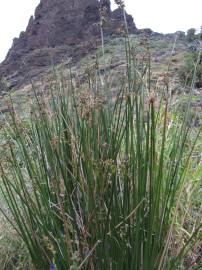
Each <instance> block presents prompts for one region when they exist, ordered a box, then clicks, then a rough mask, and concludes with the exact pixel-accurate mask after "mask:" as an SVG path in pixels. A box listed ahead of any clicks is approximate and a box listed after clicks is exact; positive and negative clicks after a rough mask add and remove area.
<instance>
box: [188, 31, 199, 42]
mask: <svg viewBox="0 0 202 270" xmlns="http://www.w3.org/2000/svg"><path fill="white" fill-rule="evenodd" d="M196 38H197V37H196V29H195V28H190V29H189V30H187V40H188V41H189V42H192V41H194V40H195V39H196Z"/></svg>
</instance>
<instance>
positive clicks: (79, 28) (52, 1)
mask: <svg viewBox="0 0 202 270" xmlns="http://www.w3.org/2000/svg"><path fill="white" fill-rule="evenodd" d="M103 7H105V11H107V12H106V16H107V17H108V18H107V22H106V24H105V25H104V34H105V35H106V36H109V35H112V34H116V33H117V32H118V31H117V30H118V29H119V28H120V25H122V24H123V13H122V11H121V10H120V9H117V10H115V11H113V12H112V11H111V2H110V0H100V1H98V0H41V2H40V4H39V5H38V6H37V8H36V10H35V14H34V16H31V18H30V20H29V23H28V26H27V28H26V31H25V32H21V34H20V36H19V38H15V39H14V40H13V45H12V48H11V49H10V51H9V52H8V55H7V57H6V59H5V61H4V62H3V63H2V64H1V65H0V76H1V75H4V76H5V75H6V76H7V75H8V74H9V75H10V74H13V73H14V74H15V77H16V76H17V75H18V74H21V76H22V77H23V73H24V70H23V67H24V66H26V68H25V70H27V69H28V70H33V69H34V68H35V69H36V68H38V67H43V66H48V65H50V61H49V60H48V57H50V52H51V53H52V54H51V57H53V62H54V63H58V62H60V61H61V59H62V58H63V57H64V56H68V57H72V58H75V57H76V58H77V59H78V58H79V57H82V56H83V55H84V54H86V53H88V52H89V51H90V50H91V49H92V46H91V45H89V46H88V45H85V46H86V47H85V49H83V50H82V44H86V43H87V42H91V44H92V41H93V40H95V39H96V38H97V39H99V38H100V27H99V21H100V14H99V11H100V8H103ZM126 18H127V21H128V27H129V31H130V32H133V33H134V32H136V30H137V29H136V27H135V24H134V22H133V18H132V16H130V15H126ZM93 43H94V45H93V46H95V44H96V43H95V42H93ZM78 44H80V45H81V46H80V47H81V50H75V49H73V48H71V46H72V47H73V46H75V45H78ZM16 74H17V75H16ZM15 81H17V77H16V79H15Z"/></svg>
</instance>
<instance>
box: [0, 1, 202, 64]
mask: <svg viewBox="0 0 202 270" xmlns="http://www.w3.org/2000/svg"><path fill="white" fill-rule="evenodd" d="M39 2H40V0H6V1H3V0H1V2H0V62H1V61H2V60H3V59H4V57H5V55H6V53H7V52H8V49H9V48H10V47H11V44H12V40H13V38H14V37H18V36H19V33H20V31H23V30H25V28H26V26H27V23H28V20H29V17H30V15H32V14H33V13H34V9H35V7H36V6H37V5H38V3H39ZM111 2H114V1H113V0H111ZM125 3H126V9H127V12H128V13H130V14H132V15H133V17H134V21H135V23H136V26H137V27H138V28H151V29H152V30H153V31H156V32H161V33H171V32H176V31H177V30H183V31H186V30H187V29H189V28H191V27H194V28H197V29H200V25H202V0H126V1H125ZM113 7H114V5H113Z"/></svg>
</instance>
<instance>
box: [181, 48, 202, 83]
mask: <svg viewBox="0 0 202 270" xmlns="http://www.w3.org/2000/svg"><path fill="white" fill-rule="evenodd" d="M179 76H180V78H181V80H182V82H183V83H185V84H186V85H192V84H194V86H195V87H197V88H200V87H202V54H201V53H200V52H197V51H195V52H191V53H188V54H187V55H186V57H185V63H184V65H183V66H182V67H181V68H180V70H179ZM193 77H194V81H193Z"/></svg>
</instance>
